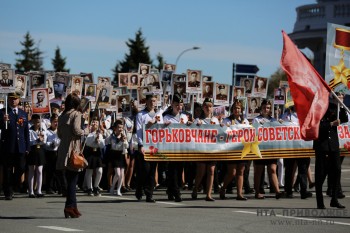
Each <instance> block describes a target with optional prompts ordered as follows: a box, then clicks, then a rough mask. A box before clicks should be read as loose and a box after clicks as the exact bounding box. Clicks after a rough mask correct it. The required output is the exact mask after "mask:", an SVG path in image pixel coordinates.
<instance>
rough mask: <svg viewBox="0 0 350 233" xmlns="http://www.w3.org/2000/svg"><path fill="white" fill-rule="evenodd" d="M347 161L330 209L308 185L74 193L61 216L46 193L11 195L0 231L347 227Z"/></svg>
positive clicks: (1, 206) (58, 201)
mask: <svg viewBox="0 0 350 233" xmlns="http://www.w3.org/2000/svg"><path fill="white" fill-rule="evenodd" d="M349 160H350V158H346V159H345V161H344V162H345V163H344V164H343V170H342V185H343V191H344V192H345V195H346V197H345V198H344V199H341V200H340V202H341V203H342V204H343V205H345V206H346V207H347V209H345V210H338V209H335V208H330V207H329V202H330V198H329V197H328V196H325V205H326V207H327V209H326V210H317V209H315V207H316V198H315V193H314V191H315V190H314V189H312V190H311V191H312V192H313V193H314V195H313V197H311V198H309V199H305V200H302V199H300V196H299V195H298V194H295V197H294V198H293V199H279V200H276V199H275V198H274V194H269V193H268V190H266V191H267V194H266V197H267V198H265V199H264V200H257V199H254V196H253V195H247V197H248V198H249V199H248V200H247V201H237V200H235V195H236V194H235V193H234V194H227V197H228V199H226V200H220V199H219V194H213V197H214V198H216V201H215V202H207V201H205V200H204V198H205V195H204V194H199V195H198V197H199V199H198V200H192V199H191V192H190V191H188V190H186V191H183V198H184V201H183V202H181V203H175V202H173V201H168V200H167V195H166V194H165V189H160V190H156V191H155V193H154V198H155V199H156V200H157V202H156V203H146V202H145V201H144V199H143V201H141V202H138V201H137V200H136V198H135V197H134V195H133V193H126V194H123V196H122V197H116V196H110V195H109V194H108V193H106V192H102V196H101V197H90V196H86V194H84V193H80V192H78V202H79V203H78V205H79V210H80V211H81V212H82V214H83V216H82V217H80V218H78V219H65V218H64V215H63V208H64V202H65V199H64V198H62V197H59V196H58V195H48V196H45V197H44V198H35V199H31V198H27V195H24V194H17V195H16V197H15V198H14V200H13V201H5V200H3V197H1V198H0V232H1V233H2V232H6V233H7V232H14V233H20V232H26V233H27V232H38V233H40V232H104V233H108V232H156V233H158V232H177V233H179V232H245V233H248V232H254V233H256V232H273V231H274V232H283V233H288V232H317V233H319V232H332V233H333V232H349V231H350V211H349V208H350V176H349V174H350V163H349ZM312 166H313V164H312ZM312 168H314V167H312ZM313 170H314V169H313ZM251 178H252V177H251Z"/></svg>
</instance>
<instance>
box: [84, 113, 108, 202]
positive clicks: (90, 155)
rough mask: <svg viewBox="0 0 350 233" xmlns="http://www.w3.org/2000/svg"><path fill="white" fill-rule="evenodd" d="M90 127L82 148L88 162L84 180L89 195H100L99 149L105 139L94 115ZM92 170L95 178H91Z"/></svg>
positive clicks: (100, 154) (100, 164) (103, 144)
mask: <svg viewBox="0 0 350 233" xmlns="http://www.w3.org/2000/svg"><path fill="white" fill-rule="evenodd" d="M90 127H91V128H90V133H89V135H88V136H87V137H86V142H85V143H86V145H85V148H84V155H85V157H86V160H87V161H88V164H89V165H88V167H87V169H86V171H85V182H86V184H87V188H88V195H89V196H92V195H94V196H101V194H100V191H99V188H98V186H99V184H100V181H101V178H102V153H101V149H102V148H103V147H104V146H105V141H104V139H103V135H102V134H101V132H100V130H99V121H98V119H97V118H96V117H94V118H92V120H91V123H90ZM94 170H95V179H94V180H93V179H92V175H93V172H94ZM92 183H93V186H92ZM92 187H93V189H92Z"/></svg>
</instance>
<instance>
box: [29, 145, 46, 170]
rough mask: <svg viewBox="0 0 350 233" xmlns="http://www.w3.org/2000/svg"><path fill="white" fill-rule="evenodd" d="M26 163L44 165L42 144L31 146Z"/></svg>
mask: <svg viewBox="0 0 350 233" xmlns="http://www.w3.org/2000/svg"><path fill="white" fill-rule="evenodd" d="M27 164H28V165H30V166H33V165H35V166H42V165H45V150H44V147H43V146H36V145H35V146H31V148H30V152H29V155H28V157H27Z"/></svg>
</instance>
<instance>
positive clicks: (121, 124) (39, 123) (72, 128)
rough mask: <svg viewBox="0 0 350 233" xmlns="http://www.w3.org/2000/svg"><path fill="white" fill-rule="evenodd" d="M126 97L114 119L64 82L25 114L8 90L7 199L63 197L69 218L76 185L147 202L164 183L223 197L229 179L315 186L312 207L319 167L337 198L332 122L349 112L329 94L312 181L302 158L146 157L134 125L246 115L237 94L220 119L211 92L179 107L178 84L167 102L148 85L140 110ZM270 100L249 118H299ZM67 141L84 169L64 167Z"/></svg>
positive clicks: (286, 192)
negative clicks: (57, 100)
mask: <svg viewBox="0 0 350 233" xmlns="http://www.w3.org/2000/svg"><path fill="white" fill-rule="evenodd" d="M130 105H131V106H130V107H131V109H132V114H131V116H130V117H122V118H117V119H114V115H113V114H111V112H108V111H105V110H104V111H102V112H100V111H99V110H95V111H91V112H90V113H89V114H82V113H81V111H80V109H79V107H80V98H79V96H78V94H76V93H74V92H73V93H71V94H69V95H68V96H67V98H66V99H65V101H64V102H63V103H62V105H61V106H52V107H51V111H52V113H51V114H50V115H49V116H47V117H45V116H40V115H37V114H31V113H30V106H27V105H25V106H21V104H20V96H19V95H18V94H17V93H10V94H9V95H8V105H7V106H5V108H4V109H2V110H1V111H0V130H1V150H0V151H1V162H0V168H1V172H0V178H1V179H0V187H1V190H2V192H1V195H3V196H4V198H3V199H5V200H13V198H14V197H15V195H14V193H15V192H21V193H27V195H28V197H29V198H43V197H45V195H57V194H58V195H62V196H64V197H66V204H65V209H64V214H65V216H66V217H67V218H68V217H72V218H77V217H79V216H81V213H80V212H79V211H78V208H77V200H76V191H77V189H78V188H79V189H81V190H83V191H84V192H86V195H89V196H100V195H101V190H107V194H109V195H117V196H122V195H123V193H125V192H134V193H135V197H136V199H137V200H141V199H142V197H143V196H145V197H146V202H156V200H155V199H154V198H153V192H154V190H156V189H157V188H158V187H159V186H160V185H165V186H166V187H167V189H166V193H167V196H168V199H169V200H174V201H175V202H181V201H182V196H181V190H182V189H184V188H187V189H190V190H192V194H191V197H192V199H197V198H198V195H199V193H200V191H201V190H203V193H205V200H206V201H215V196H214V195H213V193H214V194H215V193H216V194H218V197H219V198H220V199H225V198H226V195H227V194H228V193H233V191H232V189H233V187H234V186H235V187H236V189H237V192H236V193H237V196H236V200H239V201H246V200H247V198H246V197H245V196H244V195H245V194H255V198H256V199H264V193H265V190H264V185H266V183H267V184H268V185H269V187H270V192H271V193H274V194H275V197H276V199H280V198H293V197H294V196H293V190H294V191H299V192H300V197H301V199H307V198H310V197H312V193H311V192H310V191H308V189H312V188H313V187H315V188H316V200H317V208H319V209H324V208H326V207H325V205H324V202H323V194H322V186H323V183H324V181H325V179H326V177H327V175H328V184H327V185H328V190H327V194H328V195H329V196H331V197H332V199H331V203H330V206H331V207H336V208H345V207H344V206H343V205H341V204H340V203H339V202H338V198H344V197H345V196H344V194H343V193H342V189H341V185H340V175H341V162H342V160H343V159H344V158H343V157H340V152H339V142H338V136H337V125H339V124H340V123H344V122H347V121H348V116H347V114H346V112H345V110H344V109H341V110H340V114H339V115H340V117H339V119H338V117H337V107H336V106H335V107H334V104H330V106H329V108H328V111H327V113H326V114H325V116H324V117H323V118H322V120H321V122H320V137H319V138H318V139H317V140H315V141H314V147H315V148H314V149H315V158H316V167H315V182H314V181H313V178H312V175H311V169H310V158H288V159H283V160H282V159H279V160H277V159H260V160H255V161H254V162H252V161H251V160H237V161H202V162H201V161H199V162H179V161H176V162H174V161H166V162H151V161H146V160H145V159H144V154H145V149H144V147H143V130H144V129H145V128H147V127H150V126H151V125H153V124H165V125H169V124H187V125H190V124H197V125H202V124H218V125H237V124H251V122H249V121H248V120H247V119H245V118H244V115H243V111H244V106H243V104H242V103H241V102H240V101H239V100H235V101H234V102H233V104H232V105H231V106H230V108H229V109H228V112H229V113H230V114H227V116H226V117H225V118H222V119H219V118H217V117H215V116H213V109H214V108H213V107H214V103H213V100H212V99H211V98H205V99H204V101H203V103H196V104H195V105H194V106H195V107H194V111H193V114H191V113H190V112H187V111H186V109H185V107H184V102H183V99H182V96H181V95H178V94H174V95H173V96H172V101H171V103H170V104H168V103H164V104H163V105H162V106H161V107H159V108H158V106H157V95H155V94H153V93H147V95H146V106H145V109H143V110H141V111H139V110H138V108H137V106H136V104H134V102H133V101H131V102H130ZM272 106H273V103H271V102H270V101H268V100H264V101H262V103H261V106H260V115H259V116H257V117H256V118H254V119H253V122H255V123H259V124H264V123H265V122H273V121H276V120H280V121H281V120H283V121H295V122H297V121H298V119H297V115H296V113H295V112H294V109H293V107H290V108H289V109H287V111H286V112H285V113H284V114H282V115H281V116H279V117H278V119H276V118H274V117H273V113H272ZM74 150H82V151H83V154H84V156H85V158H86V160H87V161H88V167H87V168H86V169H84V170H83V171H78V170H74V169H70V168H69V163H68V158H69V156H70V153H71V152H72V151H74ZM281 161H283V162H284V164H283V163H280V162H281ZM251 166H253V169H254V184H253V188H252V187H251V185H250V184H249V173H250V167H251ZM265 169H266V170H267V174H268V176H266V177H265ZM296 169H297V170H298V171H297V176H296V177H295V173H296ZM284 171H285V172H284ZM283 176H284V179H283ZM234 178H235V179H234ZM299 187H300V188H299Z"/></svg>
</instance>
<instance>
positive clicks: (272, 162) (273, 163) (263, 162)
mask: <svg viewBox="0 0 350 233" xmlns="http://www.w3.org/2000/svg"><path fill="white" fill-rule="evenodd" d="M271 114H272V103H271V102H270V101H268V100H263V101H262V103H261V114H260V115H259V116H257V117H255V118H254V119H253V125H256V124H260V125H264V123H266V122H273V121H276V119H275V118H273V117H272V116H271ZM265 166H267V168H268V170H267V171H268V174H269V175H270V177H271V184H270V185H271V186H272V187H273V189H274V191H275V193H276V195H275V196H276V199H279V198H281V197H282V193H281V192H280V189H279V185H278V179H277V173H276V169H277V159H260V160H254V189H255V198H256V199H264V198H265V197H264V196H263V195H262V194H261V193H260V183H261V181H262V180H261V179H264V175H263V174H264V168H265Z"/></svg>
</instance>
